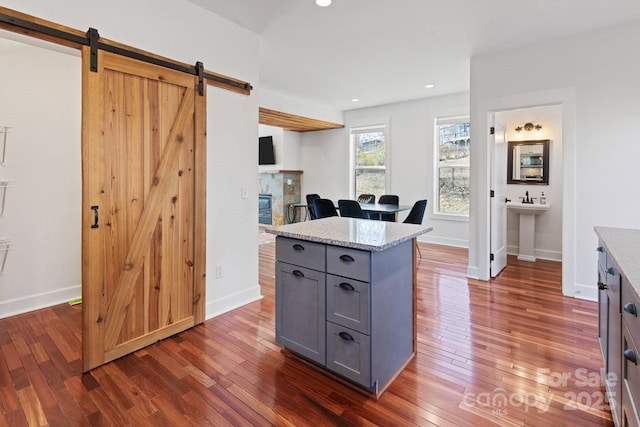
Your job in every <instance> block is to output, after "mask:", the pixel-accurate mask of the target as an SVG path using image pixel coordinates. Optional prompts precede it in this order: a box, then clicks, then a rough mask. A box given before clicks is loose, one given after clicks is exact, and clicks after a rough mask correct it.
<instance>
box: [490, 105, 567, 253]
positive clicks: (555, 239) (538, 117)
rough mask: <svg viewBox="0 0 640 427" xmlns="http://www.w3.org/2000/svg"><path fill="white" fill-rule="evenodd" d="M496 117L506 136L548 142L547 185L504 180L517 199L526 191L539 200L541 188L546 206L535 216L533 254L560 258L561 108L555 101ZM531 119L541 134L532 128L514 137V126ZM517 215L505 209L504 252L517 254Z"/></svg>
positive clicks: (515, 199) (562, 180) (518, 219)
mask: <svg viewBox="0 0 640 427" xmlns="http://www.w3.org/2000/svg"><path fill="white" fill-rule="evenodd" d="M499 116H500V121H501V122H502V123H505V124H506V129H507V140H508V141H521V140H536V139H548V140H549V141H550V142H549V185H531V184H507V192H506V196H507V198H508V199H510V200H512V201H514V202H517V201H519V200H520V199H519V197H524V195H525V192H526V191H528V192H529V195H530V197H535V198H536V200H535V201H536V202H539V201H540V195H541V193H542V192H544V194H545V196H546V198H547V204H549V206H550V207H549V210H548V211H546V212H545V213H544V214H542V215H537V216H536V234H535V255H536V257H537V258H541V259H548V260H552V261H561V260H562V189H563V185H564V178H563V175H564V174H563V170H562V108H561V107H560V106H558V105H553V106H543V107H536V108H523V109H517V110H510V111H504V112H501V113H499ZM527 122H531V123H534V124H540V125H542V129H541V135H540V136H539V137H536V136H535V135H534V131H530V132H526V131H522V132H521V134H522V139H518V137H517V133H516V131H515V128H516V127H517V126H523V125H524V124H525V123H527ZM519 230H520V217H519V215H518V214H515V213H513V212H510V211H509V210H507V245H508V253H509V254H512V255H517V254H518V247H519V242H518V240H519Z"/></svg>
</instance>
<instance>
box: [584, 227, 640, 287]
mask: <svg viewBox="0 0 640 427" xmlns="http://www.w3.org/2000/svg"><path fill="white" fill-rule="evenodd" d="M594 229H595V232H596V234H597V235H598V237H599V238H600V241H601V242H602V244H603V245H604V247H605V248H606V249H607V252H608V253H610V254H611V257H612V258H613V259H615V260H616V264H618V268H620V272H621V273H622V274H623V275H624V276H625V277H626V278H627V280H628V281H629V283H630V284H631V287H632V288H633V289H634V290H635V291H636V294H637V295H640V230H635V229H630V228H612V227H595V228H594Z"/></svg>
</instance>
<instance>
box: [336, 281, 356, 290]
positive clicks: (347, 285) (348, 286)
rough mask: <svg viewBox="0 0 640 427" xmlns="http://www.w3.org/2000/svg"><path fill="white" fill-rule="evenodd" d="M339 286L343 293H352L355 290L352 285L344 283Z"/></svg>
mask: <svg viewBox="0 0 640 427" xmlns="http://www.w3.org/2000/svg"><path fill="white" fill-rule="evenodd" d="M338 286H340V287H341V288H342V289H344V290H345V291H350V292H353V291H354V290H355V288H354V287H353V285H351V284H349V283H346V282H342V283H340V285H338Z"/></svg>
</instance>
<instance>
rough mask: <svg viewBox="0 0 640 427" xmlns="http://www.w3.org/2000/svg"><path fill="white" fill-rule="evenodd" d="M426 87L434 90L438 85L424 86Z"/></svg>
mask: <svg viewBox="0 0 640 427" xmlns="http://www.w3.org/2000/svg"><path fill="white" fill-rule="evenodd" d="M424 87H426V88H427V89H433V88H434V87H436V85H432V84H428V85H424Z"/></svg>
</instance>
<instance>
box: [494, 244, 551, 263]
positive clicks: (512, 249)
mask: <svg viewBox="0 0 640 427" xmlns="http://www.w3.org/2000/svg"><path fill="white" fill-rule="evenodd" d="M507 253H508V254H509V255H516V256H517V255H518V247H517V246H508V247H507ZM535 254H536V255H535V258H536V259H545V260H547V261H557V262H562V252H558V251H549V250H545V249H536V250H535ZM527 261H528V260H527ZM534 261H535V260H534Z"/></svg>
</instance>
